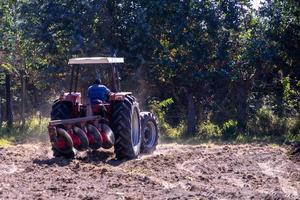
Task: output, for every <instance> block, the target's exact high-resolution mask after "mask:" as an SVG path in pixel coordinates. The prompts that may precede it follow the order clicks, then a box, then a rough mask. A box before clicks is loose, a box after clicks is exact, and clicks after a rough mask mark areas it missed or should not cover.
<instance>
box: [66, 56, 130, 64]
mask: <svg viewBox="0 0 300 200" xmlns="http://www.w3.org/2000/svg"><path fill="white" fill-rule="evenodd" d="M113 63H124V58H117V57H86V58H72V59H69V62H68V64H69V65H82V64H113Z"/></svg>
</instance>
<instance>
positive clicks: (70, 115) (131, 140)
mask: <svg viewBox="0 0 300 200" xmlns="http://www.w3.org/2000/svg"><path fill="white" fill-rule="evenodd" d="M118 63H124V59H123V58H116V57H91V58H74V59H70V60H69V64H70V65H71V68H72V72H71V84H70V90H69V92H67V93H64V94H62V95H61V96H60V97H59V98H58V99H57V100H55V101H54V104H53V105H52V111H51V121H50V122H49V126H48V130H49V136H50V141H51V145H52V150H53V153H54V156H55V157H57V156H63V157H74V155H75V154H76V152H77V151H82V150H86V149H93V150H96V149H99V148H104V149H109V148H112V147H114V151H115V154H116V157H117V158H118V159H123V158H127V159H133V158H136V157H137V156H138V155H139V154H140V153H150V152H152V151H154V150H155V148H156V145H157V141H158V125H157V122H156V118H155V116H154V115H153V114H152V113H150V112H140V109H139V105H138V102H137V100H136V98H135V97H134V96H133V95H132V93H131V92H120V91H119V90H120V77H119V73H118V68H117V66H116V64H118ZM98 64H105V65H110V66H111V72H112V73H110V79H111V80H110V82H111V87H112V88H111V89H112V92H110V93H109V95H108V99H107V101H99V102H96V103H91V102H90V101H89V98H87V100H86V102H87V103H86V104H83V103H82V100H81V93H80V92H78V91H77V85H78V76H79V70H80V68H81V66H82V65H86V66H95V65H98ZM104 67H105V66H104Z"/></svg>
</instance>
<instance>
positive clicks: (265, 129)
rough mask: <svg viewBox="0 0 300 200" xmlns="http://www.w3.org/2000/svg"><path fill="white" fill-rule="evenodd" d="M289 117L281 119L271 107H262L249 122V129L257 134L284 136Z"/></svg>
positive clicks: (253, 133)
mask: <svg viewBox="0 0 300 200" xmlns="http://www.w3.org/2000/svg"><path fill="white" fill-rule="evenodd" d="M286 120H287V119H280V118H279V117H278V116H276V115H275V114H274V113H273V111H272V110H271V109H268V108H261V109H259V110H258V111H257V112H256V114H255V116H254V117H253V118H252V119H251V120H250V121H249V122H248V124H247V131H248V132H249V133H250V134H251V135H255V136H275V135H276V136H282V135H283V134H284V133H285V132H286V131H287V130H286V128H287V127H286V124H287V121H286Z"/></svg>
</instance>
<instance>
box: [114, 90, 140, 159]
mask: <svg viewBox="0 0 300 200" xmlns="http://www.w3.org/2000/svg"><path fill="white" fill-rule="evenodd" d="M112 129H113V132H114V134H115V137H116V138H115V139H116V141H115V153H116V157H117V158H118V159H123V158H126V159H133V158H136V157H137V156H138V155H139V153H140V148H141V141H142V140H141V122H140V112H139V108H138V103H137V102H136V101H135V99H134V97H132V96H129V95H127V96H125V99H124V101H116V102H113V103H112Z"/></svg>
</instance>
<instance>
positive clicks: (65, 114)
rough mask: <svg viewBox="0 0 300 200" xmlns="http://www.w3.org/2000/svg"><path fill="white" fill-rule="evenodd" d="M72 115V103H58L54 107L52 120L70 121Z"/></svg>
mask: <svg viewBox="0 0 300 200" xmlns="http://www.w3.org/2000/svg"><path fill="white" fill-rule="evenodd" d="M71 115H72V103H71V102H67V101H57V102H55V103H54V105H53V106H52V111H51V120H59V119H60V120H62V119H70V118H71Z"/></svg>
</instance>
